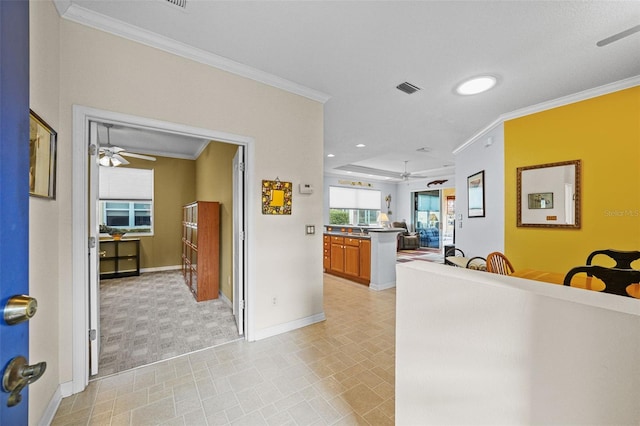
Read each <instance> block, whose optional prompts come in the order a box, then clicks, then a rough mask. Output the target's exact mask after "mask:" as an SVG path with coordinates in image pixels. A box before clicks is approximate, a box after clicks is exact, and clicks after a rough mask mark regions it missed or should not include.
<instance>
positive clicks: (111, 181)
mask: <svg viewBox="0 0 640 426" xmlns="http://www.w3.org/2000/svg"><path fill="white" fill-rule="evenodd" d="M99 215H100V217H99V222H100V225H106V226H107V227H110V228H118V229H122V230H124V231H125V232H126V233H127V234H138V235H140V234H143V235H149V234H153V170H144V169H133V168H121V167H118V168H116V167H100V207H99Z"/></svg>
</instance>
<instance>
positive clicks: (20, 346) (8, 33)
mask: <svg viewBox="0 0 640 426" xmlns="http://www.w3.org/2000/svg"><path fill="white" fill-rule="evenodd" d="M0 159H2V161H0V230H1V231H2V237H1V238H0V312H3V311H4V306H5V304H6V302H7V300H8V299H9V297H11V296H13V295H17V294H28V293H29V178H28V176H29V3H28V1H26V0H14V1H5V0H2V1H0ZM17 356H24V357H25V358H26V357H28V356H29V323H28V322H22V323H20V324H16V325H7V323H6V322H5V321H4V316H3V315H0V365H1V366H2V372H4V371H5V367H6V366H7V364H8V363H9V361H10V360H11V359H13V358H15V357H17ZM8 399H9V393H6V392H0V424H1V425H26V424H27V415H28V403H29V399H28V393H27V390H26V389H25V390H23V391H22V402H20V403H19V404H17V405H15V406H13V407H8V406H7V402H8Z"/></svg>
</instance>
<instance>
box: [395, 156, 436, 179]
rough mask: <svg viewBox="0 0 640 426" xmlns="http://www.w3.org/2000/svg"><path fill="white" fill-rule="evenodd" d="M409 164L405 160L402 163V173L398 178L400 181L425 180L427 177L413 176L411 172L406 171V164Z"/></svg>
mask: <svg viewBox="0 0 640 426" xmlns="http://www.w3.org/2000/svg"><path fill="white" fill-rule="evenodd" d="M408 162H409V160H405V161H404V172H402V173H400V177H401V178H402V180H409V178H414V179H426V178H428V177H429V176H422V175H414V174H413V173H411V172H408V171H407V163H408Z"/></svg>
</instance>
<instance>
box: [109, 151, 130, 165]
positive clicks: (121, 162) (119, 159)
mask: <svg viewBox="0 0 640 426" xmlns="http://www.w3.org/2000/svg"><path fill="white" fill-rule="evenodd" d="M114 160H117V161H119V162H120V164H125V165H126V164H129V162H128V161H127V160H125V159H124V157H123V156H122V155H120V154H113V155H112V156H111V161H114ZM114 163H115V161H114ZM120 164H115V165H116V166H119V165H120Z"/></svg>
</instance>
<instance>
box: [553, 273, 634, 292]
mask: <svg viewBox="0 0 640 426" xmlns="http://www.w3.org/2000/svg"><path fill="white" fill-rule="evenodd" d="M583 272H584V273H586V274H587V276H592V277H596V278H598V279H600V280H602V281H603V282H604V284H605V288H604V290H602V291H603V292H605V293H611V294H617V295H619V296H629V297H632V296H631V295H630V294H629V293H627V287H628V286H629V285H630V284H636V283H640V270H637V269H620V268H606V267H604V266H599V265H585V266H576V267H575V268H572V269H570V270H569V272H567V275H565V277H564V285H566V286H571V278H573V276H574V275H576V274H579V273H583Z"/></svg>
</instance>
